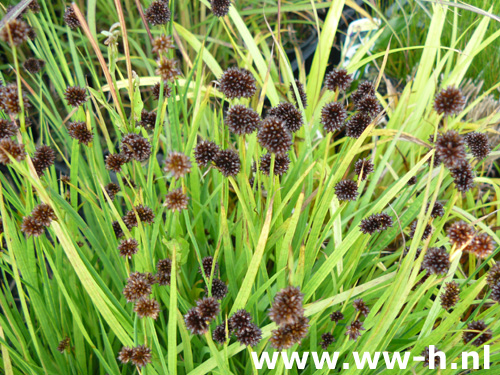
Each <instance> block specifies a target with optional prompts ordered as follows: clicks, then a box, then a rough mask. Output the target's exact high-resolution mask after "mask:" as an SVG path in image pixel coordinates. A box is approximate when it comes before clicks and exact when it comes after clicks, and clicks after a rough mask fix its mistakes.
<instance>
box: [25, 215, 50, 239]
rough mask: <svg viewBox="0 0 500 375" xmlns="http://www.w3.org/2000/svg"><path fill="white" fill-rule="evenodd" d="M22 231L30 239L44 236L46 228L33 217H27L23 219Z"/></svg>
mask: <svg viewBox="0 0 500 375" xmlns="http://www.w3.org/2000/svg"><path fill="white" fill-rule="evenodd" d="M21 231H22V232H23V233H24V234H26V235H27V236H28V237H30V236H33V237H38V236H41V235H42V234H43V232H44V231H45V227H44V226H43V225H42V224H41V223H40V222H38V221H37V220H35V218H34V217H33V216H25V217H23V222H22V224H21Z"/></svg>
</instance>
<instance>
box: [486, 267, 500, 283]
mask: <svg viewBox="0 0 500 375" xmlns="http://www.w3.org/2000/svg"><path fill="white" fill-rule="evenodd" d="M486 282H487V283H488V285H489V286H490V288H493V287H494V286H495V285H497V284H498V283H500V262H496V263H495V264H494V265H493V266H492V267H491V268H490V270H489V272H488V276H487V277H486Z"/></svg>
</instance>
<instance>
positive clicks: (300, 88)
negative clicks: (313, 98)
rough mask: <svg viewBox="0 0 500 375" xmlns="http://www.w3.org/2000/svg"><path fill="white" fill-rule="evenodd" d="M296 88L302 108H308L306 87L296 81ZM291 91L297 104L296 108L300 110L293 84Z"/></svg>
mask: <svg viewBox="0 0 500 375" xmlns="http://www.w3.org/2000/svg"><path fill="white" fill-rule="evenodd" d="M295 86H297V92H298V94H299V99H300V101H301V102H302V108H307V94H306V92H305V90H304V85H303V84H302V83H300V81H299V80H298V79H296V80H295ZM290 91H291V93H292V98H293V101H294V102H295V106H296V107H297V108H299V107H300V106H299V101H298V100H297V96H296V95H295V90H294V88H293V84H292V83H290Z"/></svg>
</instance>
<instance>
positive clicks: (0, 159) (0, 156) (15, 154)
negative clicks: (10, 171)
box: [0, 138, 26, 164]
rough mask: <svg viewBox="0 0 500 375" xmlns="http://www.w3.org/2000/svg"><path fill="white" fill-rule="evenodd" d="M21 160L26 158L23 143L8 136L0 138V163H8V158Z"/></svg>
mask: <svg viewBox="0 0 500 375" xmlns="http://www.w3.org/2000/svg"><path fill="white" fill-rule="evenodd" d="M11 157H12V158H14V160H16V161H22V160H24V159H25V158H26V152H25V151H24V145H23V144H19V143H16V142H15V141H13V140H12V139H10V138H3V139H0V164H10V163H11V160H10V158H11Z"/></svg>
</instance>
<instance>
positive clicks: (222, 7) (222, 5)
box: [210, 0, 231, 17]
mask: <svg viewBox="0 0 500 375" xmlns="http://www.w3.org/2000/svg"><path fill="white" fill-rule="evenodd" d="M210 5H211V6H212V13H213V14H214V16H216V17H224V16H225V15H226V14H228V12H229V7H230V6H231V0H210Z"/></svg>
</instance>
